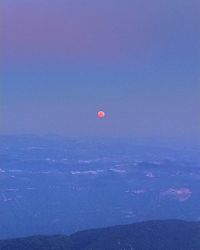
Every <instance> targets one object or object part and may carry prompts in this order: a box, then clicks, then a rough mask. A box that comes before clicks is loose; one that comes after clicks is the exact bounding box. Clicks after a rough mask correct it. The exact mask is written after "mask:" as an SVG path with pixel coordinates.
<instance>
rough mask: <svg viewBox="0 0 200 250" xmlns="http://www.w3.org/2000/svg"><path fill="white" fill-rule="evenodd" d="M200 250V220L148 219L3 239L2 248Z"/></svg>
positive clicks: (37, 249) (21, 249)
mask: <svg viewBox="0 0 200 250" xmlns="http://www.w3.org/2000/svg"><path fill="white" fill-rule="evenodd" d="M122 249H123V250H169V249H170V250H199V249H200V223H199V222H185V221H179V220H166V221H148V222H141V223H134V224H130V225H122V226H113V227H109V228H103V229H91V230H86V231H82V232H78V233H75V234H72V235H71V236H64V235H57V236H33V237H28V238H23V239H13V240H12V239H11V240H1V241H0V250H122Z"/></svg>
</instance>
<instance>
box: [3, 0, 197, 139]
mask: <svg viewBox="0 0 200 250" xmlns="http://www.w3.org/2000/svg"><path fill="white" fill-rule="evenodd" d="M1 5H2V7H1V8H2V13H3V23H2V24H1V33H2V38H3V39H2V44H3V50H2V53H1V55H2V56H1V58H2V60H1V66H2V67H1V79H2V86H1V92H2V93H1V125H0V133H1V134H15V133H17V134H23V133H34V134H46V133H53V134H63V135H67V136H120V137H126V136H133V137H134V136H136V137H155V138H168V137H170V138H177V139H178V140H190V139H191V140H193V139H194V138H195V137H197V133H198V125H199V121H198V111H199V107H198V104H199V101H198V80H199V48H198V46H199V44H198V42H199V40H198V38H199V37H198V34H199V28H198V25H199V21H200V20H199V13H198V12H199V4H198V1H196V0H191V1H186V0H182V1H178V0H175V1H172V0H168V1H160V0H159V1H158V0H152V1H147V0H140V1H137V0H135V1H129V0H127V1H119V0H116V1H113V0H108V1H98V0H97V1H91V0H88V1H81V0H77V1H63V0H57V1H55V0H54V1H53V0H51V1H44V0H43V1H42V0H40V1H39V0H35V1H30V0H29V1H28V0H26V1H25V0H18V1H14V0H3V1H2V3H1ZM99 109H103V110H105V112H106V114H107V116H106V119H104V120H101V121H99V120H98V119H97V118H96V112H97V111H98V110H99Z"/></svg>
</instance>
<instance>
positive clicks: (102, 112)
mask: <svg viewBox="0 0 200 250" xmlns="http://www.w3.org/2000/svg"><path fill="white" fill-rule="evenodd" d="M97 115H98V117H99V118H100V119H102V118H104V117H105V112H104V111H99V112H98V113H97Z"/></svg>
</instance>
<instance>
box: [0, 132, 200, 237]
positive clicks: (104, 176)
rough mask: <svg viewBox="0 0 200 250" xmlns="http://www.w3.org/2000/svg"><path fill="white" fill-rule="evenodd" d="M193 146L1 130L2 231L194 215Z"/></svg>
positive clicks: (11, 233)
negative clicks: (7, 133) (9, 133)
mask: <svg viewBox="0 0 200 250" xmlns="http://www.w3.org/2000/svg"><path fill="white" fill-rule="evenodd" d="M199 197H200V165H199V162H198V149H196V148H193V147H191V148H190V147H188V148H183V147H182V148H181V147H180V148H177V147H169V146H166V145H153V144H141V143H136V142H135V141H131V142H130V141H123V140H122V141H120V140H114V139H113V140H107V141H106V140H103V139H102V140H100V139H95V138H93V139H91V138H90V139H89V138H88V139H87V138H86V139H83V140H80V139H79V140H78V139H66V138H60V137H54V138H50V137H36V136H21V137H19V136H2V137H0V221H1V223H0V238H1V239H6V238H16V237H24V236H29V235H38V234H41V235H44V234H45V235H55V234H67V235H69V234H71V233H74V232H77V231H80V230H85V229H89V228H99V227H107V226H112V225H118V224H129V223H133V222H139V221H148V220H158V219H162V220H165V219H182V220H187V221H198V220H199V219H200V202H199Z"/></svg>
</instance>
